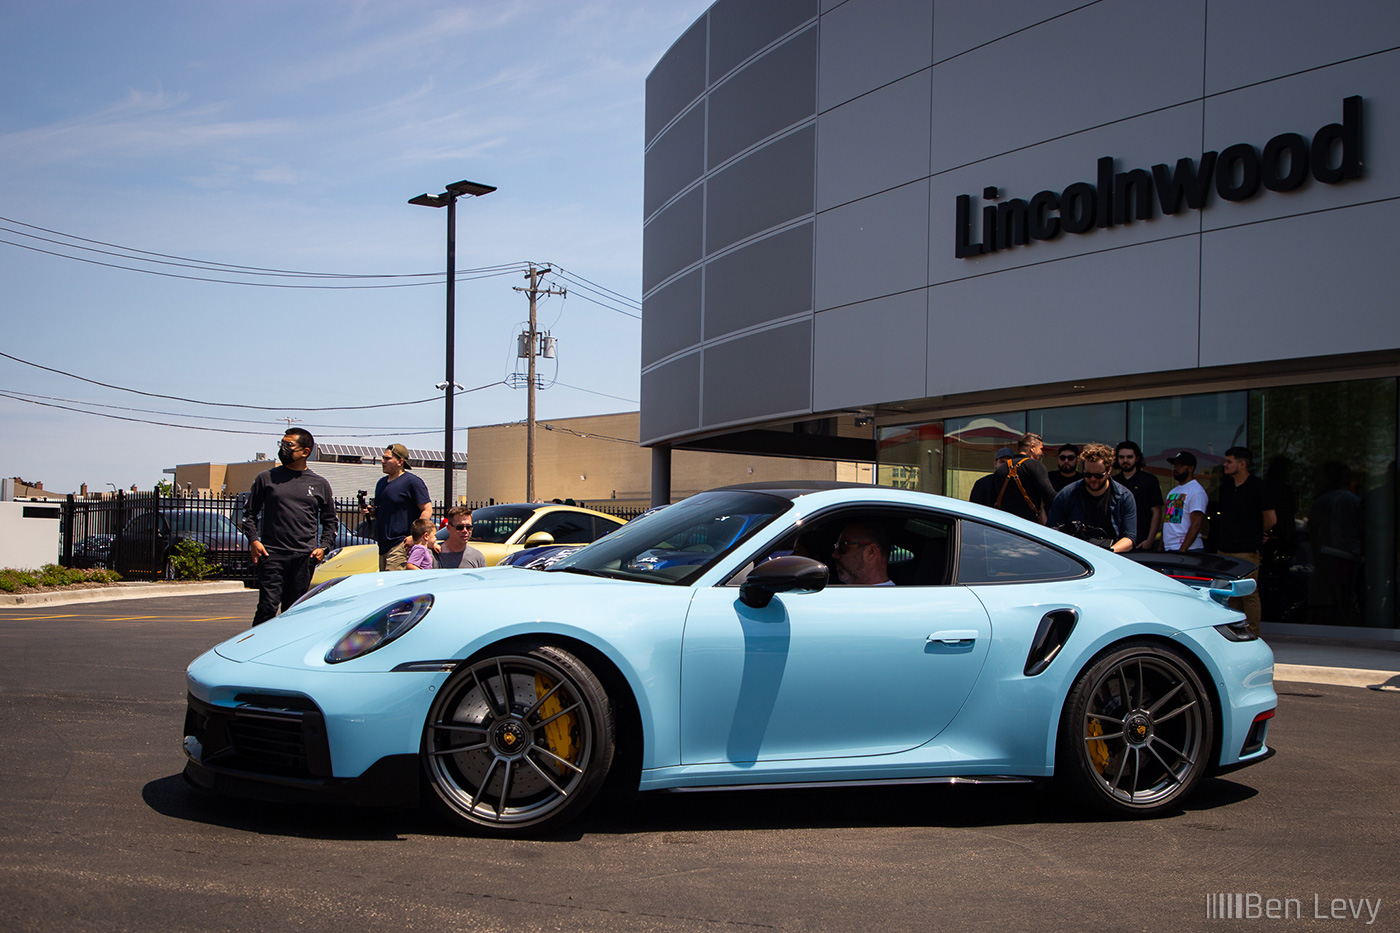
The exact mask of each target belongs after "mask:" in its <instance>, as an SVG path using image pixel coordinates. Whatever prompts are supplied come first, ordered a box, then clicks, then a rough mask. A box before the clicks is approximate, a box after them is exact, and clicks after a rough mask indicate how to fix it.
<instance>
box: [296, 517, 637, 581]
mask: <svg viewBox="0 0 1400 933" xmlns="http://www.w3.org/2000/svg"><path fill="white" fill-rule="evenodd" d="M623 524H624V522H623V520H622V519H620V518H614V517H613V516H611V515H605V514H604V513H602V512H595V511H593V510H592V509H585V508H580V507H579V506H576V505H558V504H556V503H534V504H531V503H525V502H521V503H516V504H514V505H488V506H484V507H483V508H479V509H476V510H475V511H473V512H472V536H471V541H470V542H469V543H470V544H471V546H472V547H474V548H476V549H477V550H478V551H480V552H481V554H482V556H483V557H485V558H486V566H488V567H491V566H494V565H496V564H498V563H500V561H501V558H503V557H505V556H506V555H507V554H509V553H511V552H512V551H519V550H521V549H523V548H527V547H538V546H540V545H542V544H589V543H591V542H593V541H596V540H598V539H599V538H601V537H602V536H603V535H605V534H608V533H609V532H611V531H614V530H616V529H618V528H621V527H622V526H623ZM446 536H447V529H446V528H443V529H441V530H440V531H439V532H438V537H439V539H442V538H445V537H446ZM377 570H379V547H378V545H374V544H360V545H353V546H351V547H344V548H337V549H336V550H334V551H331V552H330V553H329V554H327V555H326V559H325V560H323V561H321V564H320V566H319V567H317V568H316V572H315V573H314V574H313V575H312V577H311V583H312V585H315V584H317V583H325V582H326V581H327V580H333V579H335V578H336V577H345V576H349V575H350V574H353V573H374V572H376V571H377Z"/></svg>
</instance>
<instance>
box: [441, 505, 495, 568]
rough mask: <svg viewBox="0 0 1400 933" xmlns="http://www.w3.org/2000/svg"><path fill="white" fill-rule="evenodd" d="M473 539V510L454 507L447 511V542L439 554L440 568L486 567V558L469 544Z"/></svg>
mask: <svg viewBox="0 0 1400 933" xmlns="http://www.w3.org/2000/svg"><path fill="white" fill-rule="evenodd" d="M471 539H472V510H471V509H469V508H467V507H466V506H465V505H454V506H453V507H452V508H450V509H448V510H447V540H446V541H445V542H443V545H442V550H441V551H439V552H438V566H439V567H470V568H475V567H485V566H486V557H485V555H483V554H482V553H481V552H480V551H478V550H477V549H476V548H474V547H472V546H471V545H470V544H468V543H467V542H468V541H470V540H471Z"/></svg>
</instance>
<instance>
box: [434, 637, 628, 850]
mask: <svg viewBox="0 0 1400 933" xmlns="http://www.w3.org/2000/svg"><path fill="white" fill-rule="evenodd" d="M615 748H616V724H615V720H614V714H613V708H612V703H611V701H610V700H609V699H608V695H607V692H606V691H605V690H604V688H603V685H602V683H600V682H599V680H598V678H597V677H595V676H594V674H593V672H592V671H591V670H589V669H588V667H587V665H585V664H584V663H583V662H582V661H580V660H579V659H578V658H576V657H574V656H573V655H572V654H569V653H568V652H566V651H563V650H561V649H559V648H556V647H553V646H550V645H532V646H531V645H527V646H519V647H515V648H513V649H507V650H506V651H504V652H501V653H491V654H485V655H480V656H477V657H475V658H471V659H469V660H468V661H467V662H465V663H463V664H462V665H461V666H460V667H459V668H458V669H457V671H456V672H455V673H454V674H453V675H452V677H451V678H449V679H448V681H447V683H446V684H444V685H443V688H442V690H441V691H439V693H438V696H437V699H436V700H434V702H433V705H432V708H431V709H430V710H429V711H428V720H427V722H426V723H425V724H424V726H423V750H422V760H423V770H424V774H425V776H426V782H427V784H428V786H429V788H430V790H429V792H428V794H427V796H428V799H429V800H430V801H432V803H433V804H434V805H435V806H436V807H437V809H438V810H439V811H441V812H442V813H443V815H445V816H446V817H447V818H448V820H449V821H451V822H453V823H454V824H456V825H457V826H459V827H463V828H468V829H471V830H473V831H475V832H479V833H487V834H491V835H524V834H536V833H541V832H545V831H551V830H554V829H557V828H559V827H560V826H562V825H564V824H565V823H567V822H568V821H569V820H572V819H573V818H575V817H576V816H578V815H579V813H581V812H582V811H583V809H584V808H585V807H587V806H588V804H589V802H590V801H592V799H593V798H594V796H596V795H597V793H598V790H599V788H601V787H602V786H603V782H604V781H605V780H606V779H607V776H608V771H609V769H610V768H611V767H612V762H613V755H614V751H615Z"/></svg>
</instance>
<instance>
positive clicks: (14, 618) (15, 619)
mask: <svg viewBox="0 0 1400 933" xmlns="http://www.w3.org/2000/svg"><path fill="white" fill-rule="evenodd" d="M76 618H77V615H71V614H70V615H66V616H0V619H9V620H10V621H11V622H33V621H35V620H36V619H76Z"/></svg>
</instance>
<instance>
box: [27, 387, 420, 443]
mask: <svg viewBox="0 0 1400 933" xmlns="http://www.w3.org/2000/svg"><path fill="white" fill-rule="evenodd" d="M0 398H8V399H10V400H12V401H16V402H27V403H28V404H30V405H41V406H43V407H44V408H58V409H61V410H63V411H71V412H74V413H76V414H79V415H90V416H92V417H94V418H107V419H110V420H112V421H128V422H135V423H136V424H150V425H155V426H156V427H160V428H179V429H181V430H185V431H205V432H210V433H214V434H239V435H243V436H251V437H265V436H267V432H266V431H240V430H236V429H234V428H214V427H207V426H204V425H197V424H171V423H170V422H166V421H152V420H150V419H149V418H130V417H127V416H126V415H111V414H106V413H104V412H100V411H87V410H85V409H82V408H70V407H69V406H67V405H59V404H56V403H54V402H40V401H37V400H35V399H30V398H21V397H20V396H17V395H10V394H9V393H8V392H5V391H2V390H0ZM441 431H442V429H441V428H433V429H432V430H428V431H397V430H396V431H393V432H382V431H380V432H375V433H373V434H327V435H324V436H325V437H327V438H332V437H349V438H363V437H382V436H383V435H384V434H385V433H393V434H397V435H401V436H405V437H407V436H411V435H416V434H439V433H441Z"/></svg>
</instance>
